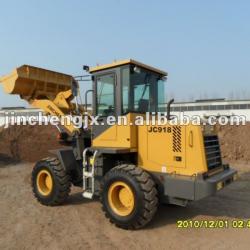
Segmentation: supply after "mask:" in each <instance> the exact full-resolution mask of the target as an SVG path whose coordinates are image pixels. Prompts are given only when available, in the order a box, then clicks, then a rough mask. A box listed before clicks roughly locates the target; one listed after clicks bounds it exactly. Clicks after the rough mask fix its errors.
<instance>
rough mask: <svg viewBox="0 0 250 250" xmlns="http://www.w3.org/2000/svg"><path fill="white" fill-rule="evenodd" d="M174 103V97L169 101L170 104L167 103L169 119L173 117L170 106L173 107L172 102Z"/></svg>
mask: <svg viewBox="0 0 250 250" xmlns="http://www.w3.org/2000/svg"><path fill="white" fill-rule="evenodd" d="M173 103H174V99H171V100H170V101H169V102H168V105H167V119H168V120H171V119H172V117H171V115H170V108H171V104H173Z"/></svg>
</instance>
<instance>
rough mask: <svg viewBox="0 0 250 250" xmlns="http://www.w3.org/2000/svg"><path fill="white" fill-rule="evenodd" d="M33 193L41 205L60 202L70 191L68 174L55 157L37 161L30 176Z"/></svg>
mask: <svg viewBox="0 0 250 250" xmlns="http://www.w3.org/2000/svg"><path fill="white" fill-rule="evenodd" d="M31 183H32V188H33V193H34V195H35V197H36V199H37V200H38V201H39V202H40V203H41V204H43V205H46V206H55V205H59V204H62V203H63V202H64V201H65V200H66V198H67V197H68V195H69V192H70V186H71V182H70V176H69V175H68V174H67V173H66V172H65V170H64V168H63V167H62V165H61V164H60V162H59V161H58V159H56V158H46V159H45V160H41V161H39V162H37V164H36V165H35V167H34V169H33V171H32V178H31Z"/></svg>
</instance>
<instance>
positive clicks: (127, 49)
mask: <svg viewBox="0 0 250 250" xmlns="http://www.w3.org/2000/svg"><path fill="white" fill-rule="evenodd" d="M249 13H250V1H247V0H246V1H241V0H239V1H231V0H227V1H226V0H220V1H218V0H217V1H215V0H210V1H198V0H197V1H195V0H189V1H184V0H183V1H180V0H177V1H168V0H165V1H164V0H155V1H147V0H137V1H133V0H127V1H126V0H123V1H121V0H106V1H101V0H100V1H98V0H92V1H84V0H71V1H68V0H53V1H51V0H50V1H49V0H43V1H40V0H37V1H28V0H22V1H17V0H16V1H13V0H8V1H6V0H4V1H3V0H0V76H1V75H5V74H8V73H10V72H11V71H12V70H13V69H14V68H15V67H18V66H21V65H23V64H30V65H34V66H39V67H42V68H47V69H51V70H55V71H59V72H64V73H68V74H72V75H81V74H83V73H84V72H83V71H82V65H84V64H87V65H90V66H94V65H96V64H102V63H110V62H112V61H114V60H119V59H127V58H133V59H136V60H138V61H141V62H143V63H146V64H149V65H152V66H155V67H158V68H160V69H162V70H165V71H167V72H168V74H169V77H168V81H167V97H168V98H170V97H174V98H175V100H177V101H186V100H191V99H201V98H224V97H226V98H233V99H238V98H242V99H243V98H244V99H246V98H249V99H250V28H249V24H250V14H249ZM90 87H91V86H90V84H86V83H84V84H83V85H82V87H81V91H82V92H84V91H85V90H86V89H89V88H90ZM23 105H25V102H24V101H22V100H21V99H20V98H19V97H18V96H10V95H7V94H5V93H4V92H3V89H2V88H0V107H3V106H23Z"/></svg>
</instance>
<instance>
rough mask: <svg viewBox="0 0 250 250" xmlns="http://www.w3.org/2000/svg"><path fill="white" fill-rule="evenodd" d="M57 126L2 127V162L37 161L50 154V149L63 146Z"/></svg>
mask: <svg viewBox="0 0 250 250" xmlns="http://www.w3.org/2000/svg"><path fill="white" fill-rule="evenodd" d="M57 134H58V130H57V128H56V127H55V126H51V125H50V126H39V125H36V126H10V127H9V128H7V129H0V162H1V161H5V159H7V161H8V162H9V161H10V159H12V161H27V162H35V161H38V160H40V159H42V158H44V157H47V156H48V155H49V153H48V150H52V149H56V148H61V147H62V145H60V144H59V142H58V140H57V138H56V137H57Z"/></svg>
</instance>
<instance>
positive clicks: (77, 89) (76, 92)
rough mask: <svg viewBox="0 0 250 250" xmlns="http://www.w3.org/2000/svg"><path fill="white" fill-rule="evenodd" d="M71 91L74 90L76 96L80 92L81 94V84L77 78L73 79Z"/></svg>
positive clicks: (73, 93)
mask: <svg viewBox="0 0 250 250" xmlns="http://www.w3.org/2000/svg"><path fill="white" fill-rule="evenodd" d="M71 91H72V95H73V96H74V97H77V96H78V94H79V84H78V82H77V81H76V80H75V79H73V81H72V84H71Z"/></svg>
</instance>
